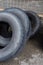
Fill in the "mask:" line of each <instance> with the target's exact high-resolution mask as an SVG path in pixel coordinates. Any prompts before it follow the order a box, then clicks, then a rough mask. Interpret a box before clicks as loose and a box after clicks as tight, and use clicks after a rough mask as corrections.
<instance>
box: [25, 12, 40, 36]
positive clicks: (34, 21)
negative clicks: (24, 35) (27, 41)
mask: <svg viewBox="0 0 43 65" xmlns="http://www.w3.org/2000/svg"><path fill="white" fill-rule="evenodd" d="M25 13H26V14H27V16H28V18H29V19H30V22H31V28H32V31H31V35H32V36H33V35H34V34H35V33H36V32H37V31H38V29H39V28H40V19H39V17H38V15H37V14H36V13H35V12H33V11H25Z"/></svg>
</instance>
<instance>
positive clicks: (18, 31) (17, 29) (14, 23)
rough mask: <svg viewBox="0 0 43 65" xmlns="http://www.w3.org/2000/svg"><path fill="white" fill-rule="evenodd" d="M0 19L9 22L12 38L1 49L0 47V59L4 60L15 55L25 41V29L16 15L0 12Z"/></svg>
mask: <svg viewBox="0 0 43 65" xmlns="http://www.w3.org/2000/svg"><path fill="white" fill-rule="evenodd" d="M0 21H5V22H7V23H9V25H10V26H11V28H12V38H11V39H10V41H9V42H8V44H7V45H6V46H5V47H4V48H3V49H0V61H4V60H7V59H8V58H10V57H12V56H13V55H15V54H16V53H17V52H18V50H19V49H20V48H21V46H22V44H23V43H24V42H25V31H24V27H23V25H22V24H21V23H20V20H19V18H18V17H17V16H16V15H12V14H10V13H8V12H0ZM0 42H1V41H0ZM3 44H4V42H3Z"/></svg>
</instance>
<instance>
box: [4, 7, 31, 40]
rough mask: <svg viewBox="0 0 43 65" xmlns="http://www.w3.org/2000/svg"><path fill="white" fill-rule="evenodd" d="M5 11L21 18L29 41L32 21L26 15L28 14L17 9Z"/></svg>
mask: <svg viewBox="0 0 43 65" xmlns="http://www.w3.org/2000/svg"><path fill="white" fill-rule="evenodd" d="M4 11H6V12H10V13H12V14H15V15H17V16H18V17H19V19H20V20H21V23H22V24H23V25H24V28H25V33H26V39H28V38H29V37H30V20H29V18H28V16H27V15H26V13H25V12H24V11H23V10H21V9H19V8H16V7H13V8H7V9H5V10H4Z"/></svg>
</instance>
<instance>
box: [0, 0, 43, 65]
mask: <svg viewBox="0 0 43 65" xmlns="http://www.w3.org/2000/svg"><path fill="white" fill-rule="evenodd" d="M8 7H19V8H22V9H25V10H32V11H35V12H37V13H43V1H40V0H39V1H33V0H32V1H29V0H0V8H8ZM40 44H42V43H39V42H37V41H36V40H35V39H32V40H30V41H29V40H28V41H27V43H26V45H25V46H24V48H23V50H22V51H21V53H19V54H18V56H17V57H16V58H13V59H10V60H7V61H6V62H0V65H43V46H41V45H40Z"/></svg>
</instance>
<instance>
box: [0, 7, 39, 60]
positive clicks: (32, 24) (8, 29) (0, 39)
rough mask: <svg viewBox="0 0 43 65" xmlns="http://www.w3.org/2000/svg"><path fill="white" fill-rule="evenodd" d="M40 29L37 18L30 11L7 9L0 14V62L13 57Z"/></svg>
mask: <svg viewBox="0 0 43 65" xmlns="http://www.w3.org/2000/svg"><path fill="white" fill-rule="evenodd" d="M39 28H40V19H39V16H38V15H37V14H36V13H35V12H32V11H23V10H21V9H19V8H7V9H5V10H4V11H1V12H0V61H5V60H7V59H9V58H11V57H15V56H16V55H17V54H18V52H19V51H20V50H21V48H22V47H23V46H24V44H25V43H26V41H27V40H28V39H29V38H30V37H31V36H33V35H35V34H36V33H37V31H38V30H39Z"/></svg>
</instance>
